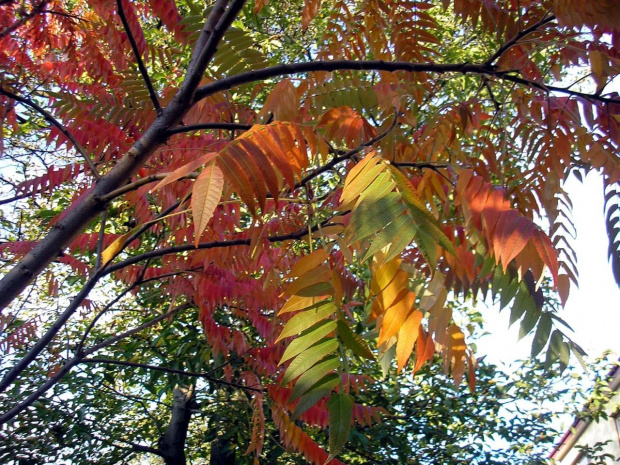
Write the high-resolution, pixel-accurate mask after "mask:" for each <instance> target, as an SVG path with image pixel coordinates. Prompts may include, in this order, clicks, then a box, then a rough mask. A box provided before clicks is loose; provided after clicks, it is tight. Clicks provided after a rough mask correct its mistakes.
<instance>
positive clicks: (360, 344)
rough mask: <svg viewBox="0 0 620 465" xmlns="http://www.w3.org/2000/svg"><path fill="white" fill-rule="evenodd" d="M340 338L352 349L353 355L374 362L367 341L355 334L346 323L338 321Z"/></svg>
mask: <svg viewBox="0 0 620 465" xmlns="http://www.w3.org/2000/svg"><path fill="white" fill-rule="evenodd" d="M338 337H339V338H340V339H341V340H342V342H343V344H344V345H345V346H346V347H348V348H349V349H351V350H352V351H353V353H354V354H355V355H357V356H359V357H362V358H367V359H368V360H374V359H375V356H374V355H373V353H372V351H371V350H370V347H368V344H367V343H366V341H364V340H363V339H362V338H361V337H360V336H359V334H357V333H354V332H353V331H351V328H349V325H347V324H346V323H345V322H344V321H342V320H338Z"/></svg>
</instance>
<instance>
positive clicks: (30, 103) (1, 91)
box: [0, 86, 101, 179]
mask: <svg viewBox="0 0 620 465" xmlns="http://www.w3.org/2000/svg"><path fill="white" fill-rule="evenodd" d="M0 94H2V95H5V96H7V97H9V98H11V99H13V100H15V101H17V102H19V103H21V104H22V105H26V106H27V107H30V108H32V109H33V110H35V111H36V112H37V113H39V114H40V115H41V116H43V118H45V121H47V122H48V123H50V124H51V125H52V126H55V127H56V129H58V130H59V131H60V132H62V133H63V134H64V135H65V137H66V138H67V139H69V140H70V141H71V143H72V144H73V146H74V147H75V150H77V151H78V153H79V154H80V155H81V156H82V158H83V159H84V161H85V162H86V165H88V168H89V169H90V170H91V171H92V173H93V176H94V177H95V179H100V178H101V176H100V175H99V172H98V171H97V168H96V167H95V164H94V163H93V161H92V160H91V158H90V157H89V156H88V154H87V153H86V150H84V147H82V144H80V143H79V142H78V141H77V139H76V138H75V137H73V134H71V133H70V132H69V131H68V130H67V128H65V127H64V126H63V125H62V124H60V122H59V121H58V120H57V119H56V118H54V117H53V116H52V115H51V113H49V112H48V111H47V110H45V109H44V108H42V107H40V106H39V105H37V104H36V103H35V102H33V101H32V100H30V99H29V98H26V97H20V96H19V95H16V94H14V93H13V92H10V91H8V90H6V89H4V88H3V87H1V86H0Z"/></svg>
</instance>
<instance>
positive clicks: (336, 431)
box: [325, 394, 354, 463]
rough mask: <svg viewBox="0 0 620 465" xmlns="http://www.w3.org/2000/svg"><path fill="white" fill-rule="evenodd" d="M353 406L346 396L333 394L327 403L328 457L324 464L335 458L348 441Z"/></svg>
mask: <svg viewBox="0 0 620 465" xmlns="http://www.w3.org/2000/svg"><path fill="white" fill-rule="evenodd" d="M353 406H354V403H353V399H352V398H351V396H349V395H348V394H334V395H333V396H331V397H330V399H329V400H328V401H327V411H328V412H329V457H328V458H327V460H326V461H325V463H328V462H329V461H330V460H332V459H333V458H334V457H336V455H338V453H339V452H340V451H341V450H342V447H343V446H344V445H345V443H346V442H347V440H348V439H349V431H351V420H352V418H353Z"/></svg>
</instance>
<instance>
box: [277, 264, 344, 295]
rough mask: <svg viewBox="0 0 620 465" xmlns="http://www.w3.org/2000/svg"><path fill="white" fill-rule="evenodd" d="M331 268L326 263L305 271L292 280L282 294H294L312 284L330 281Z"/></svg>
mask: <svg viewBox="0 0 620 465" xmlns="http://www.w3.org/2000/svg"><path fill="white" fill-rule="evenodd" d="M331 277H332V270H331V269H330V268H329V267H328V266H326V265H320V266H318V267H316V268H314V269H312V270H310V271H308V272H307V273H304V274H303V275H302V276H300V277H299V278H297V279H296V280H295V281H293V282H292V283H291V284H289V286H288V287H287V288H286V289H285V290H284V292H283V293H282V295H284V294H288V295H295V294H297V293H298V292H299V291H301V290H303V289H305V288H307V287H310V286H312V285H314V284H318V283H325V282H328V281H331Z"/></svg>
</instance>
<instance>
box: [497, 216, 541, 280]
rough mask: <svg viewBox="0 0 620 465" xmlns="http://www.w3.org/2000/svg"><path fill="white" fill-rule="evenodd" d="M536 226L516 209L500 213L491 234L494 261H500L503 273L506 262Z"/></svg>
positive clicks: (518, 250) (511, 258)
mask: <svg viewBox="0 0 620 465" xmlns="http://www.w3.org/2000/svg"><path fill="white" fill-rule="evenodd" d="M535 229H536V227H535V226H534V223H532V222H531V221H530V220H529V219H527V218H524V217H522V216H521V215H520V214H519V213H518V212H517V211H516V210H510V211H507V212H506V213H504V214H502V215H501V216H500V217H499V219H498V221H497V226H496V228H495V233H494V234H493V249H494V252H495V260H496V262H499V261H501V262H502V267H503V269H504V273H505V272H506V268H507V267H508V264H509V263H510V262H511V261H512V260H513V259H514V258H515V257H516V256H517V255H519V253H520V252H521V251H522V250H523V248H524V247H525V245H526V244H527V242H528V241H529V240H530V237H532V233H533V232H534V230H535Z"/></svg>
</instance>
